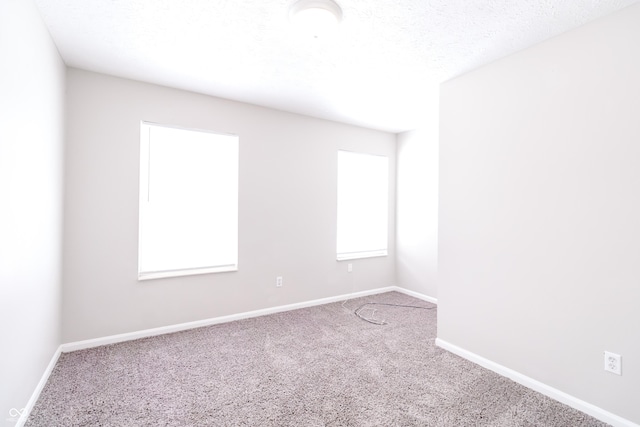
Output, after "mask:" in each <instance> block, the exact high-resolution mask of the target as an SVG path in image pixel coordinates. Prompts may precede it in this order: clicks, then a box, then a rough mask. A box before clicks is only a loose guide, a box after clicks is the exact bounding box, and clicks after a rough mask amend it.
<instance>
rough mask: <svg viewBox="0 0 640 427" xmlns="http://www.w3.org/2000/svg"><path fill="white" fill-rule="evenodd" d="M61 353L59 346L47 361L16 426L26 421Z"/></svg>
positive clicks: (19, 426)
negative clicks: (45, 367)
mask: <svg viewBox="0 0 640 427" xmlns="http://www.w3.org/2000/svg"><path fill="white" fill-rule="evenodd" d="M61 353H62V346H59V347H58V349H57V350H56V352H55V353H54V354H53V357H52V358H51V361H49V364H48V365H47V369H45V371H44V373H43V374H42V377H41V378H40V382H38V385H37V386H36V389H35V390H34V391H33V393H32V394H31V398H30V399H29V401H28V402H27V405H26V406H25V407H24V409H23V410H22V414H21V415H20V418H19V419H18V422H17V423H16V427H22V426H24V424H25V423H26V422H27V418H29V414H31V410H33V407H34V406H35V404H36V402H37V401H38V398H39V397H40V393H42V390H43V389H44V386H45V385H46V384H47V381H49V376H50V375H51V372H53V368H54V367H55V366H56V363H58V359H59V358H60V354H61Z"/></svg>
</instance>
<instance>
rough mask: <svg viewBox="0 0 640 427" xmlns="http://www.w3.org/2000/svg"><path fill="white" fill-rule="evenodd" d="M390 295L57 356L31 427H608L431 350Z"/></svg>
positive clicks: (414, 315)
mask: <svg viewBox="0 0 640 427" xmlns="http://www.w3.org/2000/svg"><path fill="white" fill-rule="evenodd" d="M365 302H380V303H393V304H405V305H418V306H422V307H434V306H433V305H432V304H429V303H426V302H424V301H420V300H417V299H415V298H412V297H409V296H406V295H404V294H401V293H398V292H389V293H386V294H381V295H375V296H371V297H366V298H358V299H354V300H350V301H347V302H346V303H345V305H344V306H343V305H342V304H341V303H333V304H327V305H322V306H317V307H312V308H306V309H301V310H295V311H290V312H286V313H278V314H273V315H269V316H263V317H258V318H253V319H246V320H240V321H236V322H231V323H226V324H221V325H214V326H208V327H204V328H199V329H193V330H189V331H185V332H178V333H173V334H167V335H162V336H158V337H153V338H145V339H140V340H136V341H129V342H125V343H120V344H113V345H107V346H103V347H99V348H93V349H88V350H81V351H76V352H72V353H65V354H62V355H61V357H60V359H59V361H58V363H57V365H56V367H55V368H54V371H53V373H52V375H51V377H50V378H49V381H48V383H47V385H46V386H45V388H44V390H43V391H42V394H41V395H40V399H39V400H38V402H37V403H36V405H35V407H34V409H33V411H32V412H31V416H30V417H29V419H28V421H27V423H26V426H28V427H35V426H43V427H53V426H296V427H297V426H305V427H306V426H309V427H312V426H496V427H497V426H558V427H560V426H562V427H567V426H605V425H606V424H604V423H602V422H600V421H598V420H596V419H594V418H592V417H590V416H588V415H586V414H583V413H581V412H579V411H576V410H574V409H572V408H570V407H568V406H566V405H563V404H561V403H559V402H556V401H554V400H552V399H549V398H547V397H545V396H543V395H541V394H539V393H537V392H534V391H532V390H529V389H527V388H525V387H523V386H521V385H519V384H517V383H515V382H513V381H511V380H509V379H507V378H504V377H501V376H500V375H498V374H495V373H493V372H491V371H489V370H487V369H484V368H482V367H480V366H478V365H475V364H473V363H471V362H469V361H467V360H465V359H462V358H460V357H458V356H456V355H454V354H452V353H449V352H447V351H445V350H442V349H440V348H438V347H436V346H435V344H434V339H435V337H436V310H435V309H431V310H423V309H415V308H408V307H392V306H382V305H379V306H373V305H372V306H367V307H365V308H364V309H363V310H361V312H360V313H361V314H362V315H364V316H371V314H372V313H371V310H372V309H376V313H375V317H376V318H377V319H384V320H386V322H387V324H386V325H382V326H380V325H375V324H372V323H368V322H366V321H363V320H362V319H360V318H358V317H357V316H355V315H354V314H353V310H354V309H356V308H358V307H359V306H361V305H362V304H364V303H365Z"/></svg>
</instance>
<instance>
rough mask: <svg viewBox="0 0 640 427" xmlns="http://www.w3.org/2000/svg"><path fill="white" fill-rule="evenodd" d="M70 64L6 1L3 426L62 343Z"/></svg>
mask: <svg viewBox="0 0 640 427" xmlns="http://www.w3.org/2000/svg"><path fill="white" fill-rule="evenodd" d="M64 72H65V71H64V65H63V63H62V61H61V59H60V57H59V56H58V52H57V50H56V48H55V46H54V45H53V43H52V41H51V39H50V37H49V34H48V32H47V30H46V28H45V27H44V24H43V23H42V21H41V19H40V15H39V14H38V11H37V10H36V8H35V6H34V5H33V4H32V2H31V1H25V0H3V1H1V2H0V207H1V208H0V343H2V344H1V345H2V351H0V423H1V424H3V425H4V423H5V421H6V423H7V424H9V423H11V422H15V420H14V419H13V418H12V417H11V416H10V414H9V411H10V410H11V409H12V408H15V409H17V410H20V409H22V408H23V407H24V406H25V405H26V403H27V401H28V400H29V398H30V397H31V394H32V393H33V391H34V389H35V388H36V385H37V384H38V381H39V380H40V377H41V376H42V374H43V373H44V371H45V369H46V367H47V365H48V363H49V361H50V360H51V357H52V356H53V355H54V353H55V351H56V349H57V347H58V345H59V344H60V335H59V331H60V296H59V295H60V255H61V242H60V236H61V225H62V215H61V214H62V212H61V209H62V151H63V133H64V132H63V124H64V120H63V107H64Z"/></svg>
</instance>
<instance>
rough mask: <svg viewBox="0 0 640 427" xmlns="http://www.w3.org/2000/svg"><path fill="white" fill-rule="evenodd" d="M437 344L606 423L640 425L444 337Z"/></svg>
mask: <svg viewBox="0 0 640 427" xmlns="http://www.w3.org/2000/svg"><path fill="white" fill-rule="evenodd" d="M436 345H437V346H438V347H440V348H443V349H444V350H447V351H450V352H451V353H454V354H457V355H458V356H460V357H463V358H465V359H467V360H469V361H471V362H473V363H476V364H478V365H480V366H482V367H484V368H487V369H489V370H491V371H493V372H496V373H498V374H500V375H502V376H505V377H507V378H509V379H511V380H513V381H515V382H517V383H518V384H521V385H523V386H525V387H527V388H530V389H532V390H535V391H537V392H539V393H542V394H544V395H545V396H548V397H550V398H552V399H555V400H557V401H559V402H561V403H564V404H565V405H568V406H571V407H572V408H574V409H577V410H579V411H582V412H584V413H586V414H589V415H591V416H592V417H594V418H597V419H599V420H600V421H603V422H605V423H608V424H611V425H613V426H616V427H640V425H638V424H635V423H634V422H632V421H629V420H627V419H625V418H622V417H620V416H618V415H615V414H613V413H611V412H608V411H605V410H604V409H602V408H599V407H597V406H595V405H592V404H591V403H588V402H585V401H584V400H580V399H578V398H577V397H574V396H572V395H570V394H567V393H565V392H563V391H560V390H558V389H556V388H553V387H551V386H548V385H547V384H544V383H542V382H540V381H537V380H534V379H533V378H530V377H528V376H526V375H523V374H521V373H519V372H517V371H514V370H513V369H509V368H507V367H505V366H502V365H500V364H498V363H495V362H493V361H491V360H489V359H485V358H484V357H482V356H479V355H477V354H475V353H472V352H470V351H468V350H465V349H463V348H461V347H458V346H456V345H454V344H451V343H449V342H447V341H445V340H443V339H440V338H436Z"/></svg>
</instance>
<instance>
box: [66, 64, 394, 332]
mask: <svg viewBox="0 0 640 427" xmlns="http://www.w3.org/2000/svg"><path fill="white" fill-rule="evenodd" d="M67 90H68V92H67V122H66V123H67V141H66V142H67V156H66V167H65V171H66V177H65V233H64V266H63V272H64V292H63V341H64V342H72V341H77V340H84V339H90V338H97V337H104V336H108V335H112V334H119V333H125V332H131V331H137V330H142V329H147V328H154V327H160V326H165V325H172V324H176V323H181V322H189V321H195V320H200V319H206V318H211V317H216V316H222V315H228V314H234V313H239V312H245V311H249V310H256V309H261V308H268V307H273V306H278V305H283V304H290V303H296V302H303V301H308V300H313V299H317V298H323V297H329V296H336V295H341V294H347V293H349V292H352V291H363V290H370V289H375V288H380V287H385V286H390V285H394V284H395V283H394V280H395V248H394V242H395V230H394V227H393V226H392V225H390V230H389V239H390V242H391V246H390V251H389V256H388V257H383V258H372V259H364V260H354V261H351V262H352V263H353V273H347V265H346V262H336V260H335V239H336V173H337V169H336V168H337V150H338V149H347V150H357V151H362V152H369V153H374V154H384V155H388V156H389V159H390V165H391V169H390V179H391V182H390V198H389V199H390V200H391V201H393V200H395V190H394V188H395V135H394V134H390V133H384V132H379V131H372V130H367V129H364V128H358V127H354V126H348V125H344V124H339V123H334V122H329V121H324V120H319V119H313V118H309V117H304V116H299V115H295V114H289V113H284V112H280V111H276V110H271V109H267V108H261V107H256V106H252V105H248V104H242V103H238V102H232V101H228V100H223V99H218V98H212V97H208V96H204V95H198V94H194V93H189V92H184V91H179V90H174V89H169V88H164V87H159V86H154V85H150V84H145V83H140V82H135V81H130V80H123V79H119V78H115V77H109V76H105V75H101V74H95V73H91V72H87V71H80V70H76V69H69V70H68V72H67ZM140 120H147V121H151V122H157V123H162V124H171V125H179V126H184V127H192V128H200V129H209V130H212V131H218V132H226V133H234V134H237V135H239V136H240V200H239V209H240V212H239V220H240V223H239V228H240V231H239V246H240V249H239V251H240V252H239V271H238V272H234V273H220V274H207V275H200V276H189V277H181V278H169V279H158V280H150V281H143V282H138V281H137V280H136V277H137V270H136V268H137V264H136V263H137V236H138V169H139V165H138V162H139V125H140ZM389 214H390V217H389V218H390V222H389V223H390V224H394V223H395V208H394V206H393V203H392V204H391V207H390V212H389ZM277 275H281V276H283V277H284V286H283V287H282V288H276V287H275V279H276V276H277Z"/></svg>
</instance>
